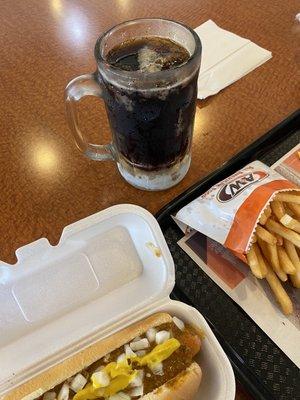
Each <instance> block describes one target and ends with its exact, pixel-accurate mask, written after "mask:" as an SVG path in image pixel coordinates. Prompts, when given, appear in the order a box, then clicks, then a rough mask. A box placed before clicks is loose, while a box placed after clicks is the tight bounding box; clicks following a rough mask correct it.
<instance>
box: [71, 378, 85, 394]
mask: <svg viewBox="0 0 300 400" xmlns="http://www.w3.org/2000/svg"><path fill="white" fill-rule="evenodd" d="M86 383H87V379H85V377H84V376H83V375H82V374H77V375H76V376H75V377H74V378H73V380H72V382H71V384H70V388H71V389H72V390H73V391H74V392H75V393H77V392H79V390H81V389H83V388H84V387H85V385H86Z"/></svg>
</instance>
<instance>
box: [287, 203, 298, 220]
mask: <svg viewBox="0 0 300 400" xmlns="http://www.w3.org/2000/svg"><path fill="white" fill-rule="evenodd" d="M288 206H289V208H290V209H291V210H292V211H293V213H294V215H295V217H297V218H300V205H299V204H295V203H288Z"/></svg>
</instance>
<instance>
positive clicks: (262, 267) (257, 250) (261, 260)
mask: <svg viewBox="0 0 300 400" xmlns="http://www.w3.org/2000/svg"><path fill="white" fill-rule="evenodd" d="M252 246H253V249H254V252H255V254H256V257H257V260H258V263H259V268H260V272H261V276H262V277H263V278H264V277H265V276H266V275H267V273H268V269H267V266H266V263H265V260H264V258H263V255H262V254H261V251H260V248H259V246H258V245H257V244H256V243H254V244H253V245H252Z"/></svg>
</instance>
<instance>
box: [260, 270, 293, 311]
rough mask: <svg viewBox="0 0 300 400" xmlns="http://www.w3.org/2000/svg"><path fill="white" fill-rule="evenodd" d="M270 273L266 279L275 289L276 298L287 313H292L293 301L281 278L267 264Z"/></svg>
mask: <svg viewBox="0 0 300 400" xmlns="http://www.w3.org/2000/svg"><path fill="white" fill-rule="evenodd" d="M267 268H268V273H267V275H266V280H267V282H268V284H269V285H270V288H271V290H272V291H273V293H274V295H275V297H276V300H277V301H278V303H279V304H280V307H281V309H282V311H283V313H284V314H285V315H290V314H292V313H293V303H292V301H291V299H290V298H289V296H288V294H287V292H286V291H285V290H284V288H283V286H282V285H281V283H280V281H279V279H278V278H277V276H276V275H275V273H274V272H273V271H272V269H271V268H270V267H269V266H268V265H267Z"/></svg>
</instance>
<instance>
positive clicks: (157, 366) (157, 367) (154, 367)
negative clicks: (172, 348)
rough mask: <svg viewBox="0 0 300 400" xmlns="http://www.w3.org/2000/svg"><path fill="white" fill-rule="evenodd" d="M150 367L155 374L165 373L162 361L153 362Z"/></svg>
mask: <svg viewBox="0 0 300 400" xmlns="http://www.w3.org/2000/svg"><path fill="white" fill-rule="evenodd" d="M150 369H151V371H152V372H153V374H154V375H163V374H164V369H163V365H162V363H156V364H152V365H151V366H150Z"/></svg>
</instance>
